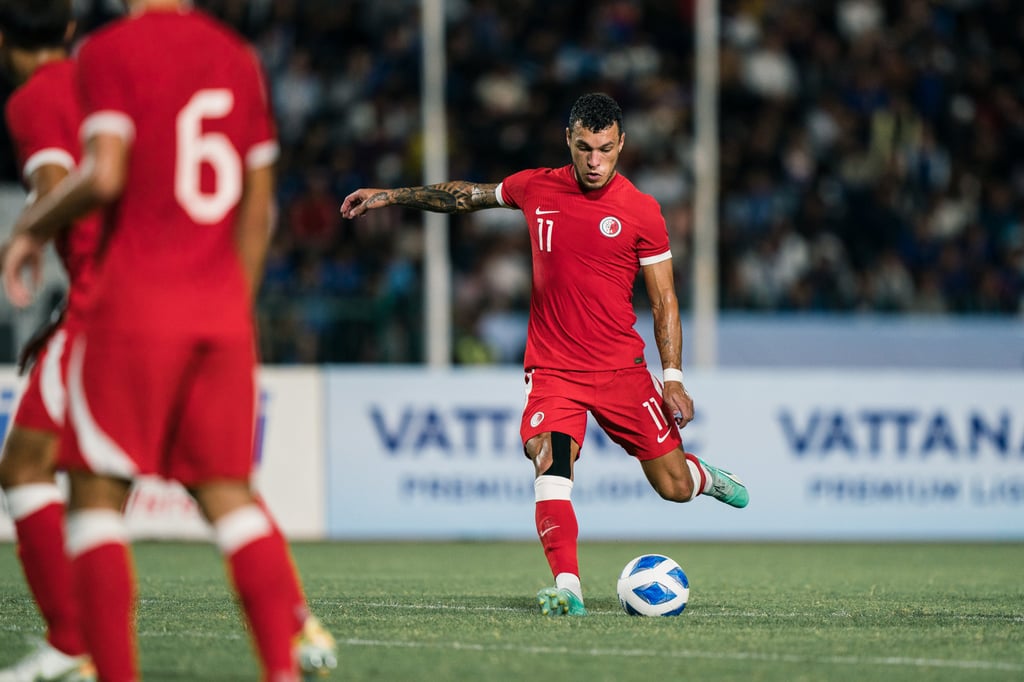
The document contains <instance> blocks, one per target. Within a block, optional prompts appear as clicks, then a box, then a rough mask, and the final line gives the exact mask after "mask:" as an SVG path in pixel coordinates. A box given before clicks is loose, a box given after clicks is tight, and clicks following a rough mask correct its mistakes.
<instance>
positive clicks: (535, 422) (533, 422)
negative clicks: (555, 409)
mask: <svg viewBox="0 0 1024 682" xmlns="http://www.w3.org/2000/svg"><path fill="white" fill-rule="evenodd" d="M542 421H544V413H543V412H534V413H533V416H532V417H530V426H532V427H534V428H537V426H539V425H540V423H541V422H542Z"/></svg>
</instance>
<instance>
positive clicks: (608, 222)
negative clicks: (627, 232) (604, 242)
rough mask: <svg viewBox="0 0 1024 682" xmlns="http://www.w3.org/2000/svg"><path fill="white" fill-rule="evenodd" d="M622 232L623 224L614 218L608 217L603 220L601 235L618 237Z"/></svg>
mask: <svg viewBox="0 0 1024 682" xmlns="http://www.w3.org/2000/svg"><path fill="white" fill-rule="evenodd" d="M620 232H622V223H620V222H619V219H618V218H616V217H614V216H608V217H607V218H604V219H603V220H601V234H603V235H604V236H605V237H618V236H619V233H620Z"/></svg>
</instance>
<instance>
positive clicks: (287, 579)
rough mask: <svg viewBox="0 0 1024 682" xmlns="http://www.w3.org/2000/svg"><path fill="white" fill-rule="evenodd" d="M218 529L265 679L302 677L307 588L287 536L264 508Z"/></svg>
mask: <svg viewBox="0 0 1024 682" xmlns="http://www.w3.org/2000/svg"><path fill="white" fill-rule="evenodd" d="M214 528H215V531H216V534H217V544H218V545H219V546H220V549H221V552H222V553H223V554H224V556H225V558H226V560H227V563H228V568H229V570H230V573H231V578H232V580H233V582H234V584H235V589H236V590H237V591H238V596H239V599H240V600H241V602H242V607H243V608H244V609H245V614H246V616H247V618H248V620H249V626H250V627H251V628H252V633H253V638H254V640H255V644H256V648H257V650H258V652H259V656H260V659H261V660H262V662H263V668H264V674H265V675H266V678H265V679H267V680H275V681H276V680H291V679H298V668H297V662H296V660H295V653H294V638H295V635H296V632H297V628H296V625H295V623H296V615H297V614H296V613H295V603H294V601H295V597H296V595H301V594H302V590H301V588H300V587H299V584H298V577H297V575H296V573H295V567H294V566H293V565H292V563H291V558H290V555H289V553H288V546H287V544H286V543H285V541H284V537H283V536H282V535H281V534H280V532H278V531H276V527H275V526H274V524H273V522H272V521H271V520H270V517H269V516H268V515H267V514H266V512H264V511H263V509H261V508H260V507H259V506H258V505H249V506H245V507H241V508H240V509H236V510H235V511H233V512H231V513H229V514H227V515H226V516H224V517H223V518H221V519H220V520H218V522H217V523H216V524H215V526H214Z"/></svg>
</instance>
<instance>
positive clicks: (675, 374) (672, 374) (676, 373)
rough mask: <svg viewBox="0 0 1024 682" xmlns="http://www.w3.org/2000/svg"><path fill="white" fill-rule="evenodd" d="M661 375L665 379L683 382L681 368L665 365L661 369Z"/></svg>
mask: <svg viewBox="0 0 1024 682" xmlns="http://www.w3.org/2000/svg"><path fill="white" fill-rule="evenodd" d="M661 376H662V378H663V379H664V380H665V381H678V382H679V383H683V370H681V369H676V368H674V367H666V368H665V369H664V370H662V372H661Z"/></svg>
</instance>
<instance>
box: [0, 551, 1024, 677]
mask: <svg viewBox="0 0 1024 682" xmlns="http://www.w3.org/2000/svg"><path fill="white" fill-rule="evenodd" d="M293 551H294V554H295V558H296V563H297V565H298V566H299V569H300V571H301V573H302V577H303V580H304V582H305V586H306V591H307V594H308V596H309V601H310V603H311V605H312V607H313V609H314V611H315V612H316V613H317V614H318V615H319V616H320V617H321V619H322V620H323V622H324V623H325V624H326V625H327V626H328V628H329V629H330V630H331V631H332V632H333V633H334V634H335V635H336V637H337V638H338V643H339V658H340V661H341V665H340V668H339V670H338V671H337V672H336V673H335V675H334V676H333V677H332V679H337V680H381V681H386V682H395V681H401V680H428V681H430V682H447V681H449V680H467V681H468V680H473V681H474V682H475V681H478V680H531V681H532V680H558V681H559V682H571V681H574V680H581V681H586V682H597V681H603V680H609V681H611V680H615V681H622V680H627V681H628V680H644V681H647V680H684V679H693V680H695V679H703V680H765V681H776V680H777V681H780V682H781V681H786V682H792V681H794V680H807V681H809V682H810V681H814V682H817V681H819V680H858V681H860V680H864V679H869V680H879V681H881V680H885V681H893V680H928V681H932V680H939V681H941V680H971V681H972V682H974V681H975V680H1022V679H1024V544H1017V543H1012V544H937V543H936V544H931V543H927V544H895V543H893V544H815V543H809V544H783V543H766V544H753V543H728V544H711V543H680V542H657V541H650V542H629V543H627V542H584V543H583V544H582V545H581V549H580V562H581V570H582V571H583V584H584V590H585V591H586V599H587V607H588V609H589V610H590V615H589V616H587V617H586V618H573V619H567V618H559V619H555V618H544V617H542V616H540V615H539V613H538V612H536V611H535V605H534V601H533V595H534V594H535V593H536V591H537V590H538V589H539V588H541V587H543V586H545V585H546V584H547V583H548V580H549V578H548V570H547V564H546V563H545V561H544V557H543V554H542V552H541V550H540V547H539V545H538V544H536V543H527V542H524V543H501V542H465V543H411V542H409V543H383V542H382V543H343V542H336V543H331V542H324V543H296V544H294V545H293ZM646 552H660V553H663V554H667V555H669V556H671V557H672V558H674V559H676V560H677V561H678V562H679V563H680V564H681V565H682V566H683V568H684V570H685V571H686V573H687V575H688V576H689V578H690V585H691V592H690V603H689V605H688V607H687V609H686V611H685V612H684V613H683V614H682V616H680V617H678V618H660V619H656V618H635V617H629V616H627V615H625V614H624V613H623V612H622V611H621V610H620V608H619V605H618V601H617V599H616V597H615V579H616V577H617V575H618V572H619V570H620V569H621V567H622V566H623V565H624V564H625V563H626V562H627V561H628V560H629V559H631V558H632V557H634V556H636V555H637V554H642V553H646ZM134 557H135V563H136V573H137V576H138V579H139V606H138V618H137V628H138V641H139V645H140V649H141V658H140V662H141V666H142V671H143V676H144V678H145V679H147V680H153V681H158V682H159V681H162V680H224V681H227V680H256V679H258V669H257V666H256V663H255V659H254V656H253V653H252V650H251V647H250V644H249V640H248V637H247V635H246V634H245V632H244V630H243V628H242V626H241V624H240V623H241V622H240V618H239V615H238V610H237V608H236V606H235V604H234V601H233V599H232V598H231V596H230V593H229V590H228V587H227V580H226V577H225V573H224V569H223V567H222V564H221V562H220V559H219V556H218V554H217V553H216V551H215V549H214V548H213V547H212V546H209V545H204V544H191V543H139V544H137V545H136V546H135V549H134ZM40 634H42V622H41V620H40V618H39V616H38V615H37V613H36V611H35V608H34V606H33V604H32V602H31V600H30V598H29V597H28V593H27V591H26V588H25V586H24V581H23V579H22V575H21V571H20V568H19V566H18V564H17V561H16V558H15V554H14V547H13V545H11V544H9V543H8V544H0V666H3V665H6V664H8V663H10V662H12V661H14V660H16V659H17V658H18V657H19V656H21V655H22V654H23V653H25V651H26V641H27V639H28V638H29V637H31V636H33V635H40Z"/></svg>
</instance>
